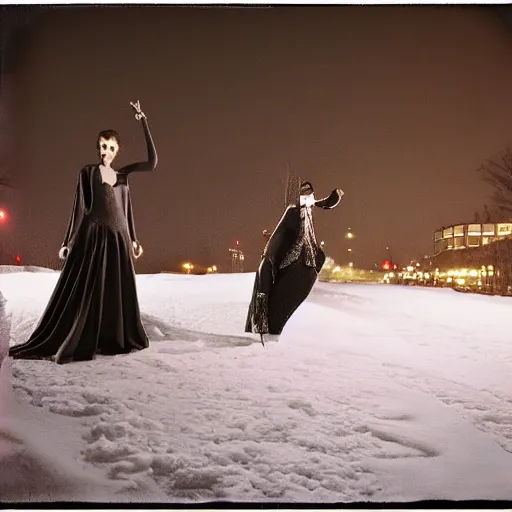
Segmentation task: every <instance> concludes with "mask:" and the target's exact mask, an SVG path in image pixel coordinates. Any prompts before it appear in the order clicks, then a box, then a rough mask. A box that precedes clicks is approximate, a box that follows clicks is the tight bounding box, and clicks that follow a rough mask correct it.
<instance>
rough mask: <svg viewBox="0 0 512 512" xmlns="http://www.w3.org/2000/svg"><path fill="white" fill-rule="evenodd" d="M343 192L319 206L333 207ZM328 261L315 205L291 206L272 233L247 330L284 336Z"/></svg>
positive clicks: (318, 202)
mask: <svg viewBox="0 0 512 512" xmlns="http://www.w3.org/2000/svg"><path fill="white" fill-rule="evenodd" d="M342 195H343V192H341V190H333V192H332V193H331V194H330V195H329V196H328V197H327V198H325V199H321V200H319V201H316V203H315V206H317V207H320V208H323V209H331V208H334V207H335V206H337V205H338V203H339V202H340V200H341V197H342ZM324 262H325V253H324V251H323V250H322V248H321V247H320V246H319V245H318V242H317V240H316V237H315V232H314V226H313V218H312V210H311V207H306V206H298V205H297V204H292V205H290V206H288V208H287V209H286V211H285V212H284V215H283V216H282V218H281V220H280V221H279V223H278V225H277V227H276V229H275V230H274V232H273V233H272V235H271V236H270V238H269V240H268V242H267V245H266V247H265V250H264V252H263V256H262V259H261V263H260V265H259V267H258V271H257V272H256V279H255V282H254V288H253V292H252V298H251V302H250V304H249V311H248V314H247V320H246V324H245V332H251V333H259V334H260V335H261V337H262V341H263V335H264V334H271V335H280V334H281V332H282V330H283V328H284V326H285V325H286V322H288V320H289V319H290V317H291V316H292V314H293V313H294V312H295V311H296V310H297V308H298V307H299V306H300V305H301V304H302V303H303V302H304V300H305V299H306V298H307V296H308V295H309V293H310V292H311V289H312V288H313V286H314V284H315V282H316V280H317V277H318V273H319V272H320V270H321V269H322V266H323V264H324Z"/></svg>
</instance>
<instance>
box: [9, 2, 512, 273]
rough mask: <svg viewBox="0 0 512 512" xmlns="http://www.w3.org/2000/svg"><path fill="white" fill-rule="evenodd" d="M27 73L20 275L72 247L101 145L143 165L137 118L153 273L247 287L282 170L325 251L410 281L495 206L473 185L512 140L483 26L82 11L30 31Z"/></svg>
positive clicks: (494, 34)
mask: <svg viewBox="0 0 512 512" xmlns="http://www.w3.org/2000/svg"><path fill="white" fill-rule="evenodd" d="M32 36H33V37H32V38H31V45H30V46H29V48H28V50H29V51H28V52H27V59H26V60H25V61H24V66H23V70H22V71H20V72H18V73H17V79H18V86H17V98H18V103H17V110H16V112H17V119H18V121H19V123H20V125H19V126H21V127H22V128H23V129H24V137H23V140H22V141H20V145H19V150H18V151H19V156H20V163H19V172H18V177H19V183H20V186H21V189H20V190H21V193H22V197H23V201H22V204H23V208H22V211H20V212H17V214H18V215H19V216H20V218H21V219H22V222H20V223H19V229H20V233H21V236H20V240H22V242H21V249H20V250H21V251H22V252H23V255H24V262H26V263H29V262H30V263H35V264H37V263H41V262H42V260H44V258H47V257H48V256H47V255H50V254H55V253H56V252H57V250H58V248H59V246H60V243H61V240H62V237H63V235H64V231H65V228H66V225H67V220H68V216H69V211H70V208H71V204H72V200H73V193H74V189H75V183H76V177H77V173H78V171H79V170H80V168H81V167H82V166H83V165H84V164H86V163H93V162H95V161H96V158H97V156H96V152H95V137H96V133H97V132H98V131H100V130H102V129H106V128H113V129H116V130H117V131H119V132H120V134H121V137H122V139H123V143H124V151H123V155H122V158H121V159H120V160H121V161H119V162H118V164H124V163H128V162H130V161H133V160H136V159H140V157H141V156H143V155H144V151H145V148H144V144H143V138H142V131H141V128H140V126H139V125H138V123H137V122H136V121H135V120H134V119H133V116H132V112H131V110H130V107H129V105H128V103H129V101H131V100H136V99H138V100H140V101H141V105H142V107H143V109H144V111H145V112H146V114H147V116H148V119H149V122H150V126H151V128H152V132H153V136H154V140H155V143H156V145H157V150H158V154H159V165H158V168H157V170H156V171H155V172H154V173H153V174H145V175H133V176H132V177H131V182H130V183H131V190H132V195H133V201H134V212H135V221H136V227H137V231H138V236H139V239H140V241H141V243H142V245H143V247H144V249H145V253H144V256H143V258H141V260H140V261H139V262H138V263H137V270H138V271H139V272H155V271H159V270H162V269H169V268H170V267H171V266H172V265H174V264H178V263H179V262H181V261H183V260H184V259H192V260H195V261H199V262H202V263H205V264H215V263H216V264H217V265H222V266H223V267H224V268H226V267H227V263H228V262H229V253H228V248H229V247H230V246H231V245H232V243H233V241H234V240H236V239H239V240H240V241H241V243H242V245H243V248H244V249H245V250H246V255H247V260H246V262H247V265H246V267H247V269H248V270H253V269H255V267H256V265H257V263H258V260H259V255H260V251H261V249H262V247H263V244H264V240H263V238H262V236H261V231H262V230H263V229H264V228H267V229H273V227H274V226H275V224H276V222H277V220H278V219H279V218H280V216H281V214H282V210H283V206H284V205H283V196H284V191H283V176H284V174H285V172H286V163H287V161H290V163H291V165H292V167H293V169H294V170H295V171H296V172H297V173H300V175H301V176H303V178H305V179H308V180H310V181H312V182H313V184H314V186H315V189H316V191H317V195H326V194H327V193H329V192H330V190H331V189H333V188H335V187H341V188H342V189H343V190H344V191H345V193H346V195H345V197H344V199H343V202H342V203H341V204H340V206H339V207H338V208H337V209H336V210H334V211H317V212H316V223H317V231H318V238H319V239H322V240H324V241H325V244H326V249H327V251H326V252H327V253H328V254H329V255H331V256H333V257H334V258H335V259H336V260H338V261H340V262H341V263H343V262H344V259H345V249H346V247H345V245H344V238H343V235H344V233H345V232H346V229H347V228H348V227H350V228H352V231H353V232H355V233H356V234H357V242H356V244H355V245H354V251H355V261H356V264H358V265H359V264H360V265H366V266H369V265H372V264H373V263H374V262H377V261H378V262H379V263H380V262H381V261H382V259H383V258H384V257H385V256H386V251H385V248H386V246H390V248H391V249H392V254H393V255H394V256H395V257H396V258H397V259H398V260H400V261H401V262H403V263H406V262H407V260H408V259H410V258H413V257H416V256H418V255H422V254H427V253H429V252H430V251H431V236H432V232H433V230H434V229H435V228H437V227H439V226H440V225H443V224H448V223H451V222H459V221H464V220H466V219H471V217H472V215H473V212H474V211H475V209H479V208H480V207H481V205H482V204H483V203H484V202H485V201H486V196H487V195H488V189H487V188H486V187H484V186H483V185H482V183H481V182H480V181H479V177H478V175H477V173H476V171H475V170H476V169H477V168H478V166H479V165H480V164H481V163H482V162H483V161H484V160H485V159H486V158H488V157H490V156H493V155H494V154H496V153H497V152H499V151H501V150H503V149H504V148H505V147H506V146H507V145H508V144H509V143H510V141H511V138H512V121H511V120H512V101H511V100H510V98H511V91H512V66H511V63H512V39H511V36H510V33H509V32H507V31H506V30H505V28H504V26H503V25H502V24H500V23H499V21H498V20H497V19H496V18H494V17H493V16H492V15H489V13H487V12H485V11H484V10H481V9H475V8H473V7H397V6H396V7H387V6H386V7H344V6H334V7H309V6H304V7H280V8H268V9H267V8H265V9H264V8H257V9H254V8H253V9H247V8H244V9H242V8H230V9H226V8H186V7H164V6H161V7H138V8H135V7H123V8H119V7H118V8H112V7H111V8H107V7H97V8H87V9H85V8H68V9H61V10H59V11H54V12H53V13H52V14H51V15H46V16H42V17H40V18H39V21H38V22H36V23H35V24H34V28H33V33H32Z"/></svg>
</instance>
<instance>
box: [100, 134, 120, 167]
mask: <svg viewBox="0 0 512 512" xmlns="http://www.w3.org/2000/svg"><path fill="white" fill-rule="evenodd" d="M118 152H119V144H118V143H117V140H116V139H114V138H112V139H104V138H103V137H100V140H99V154H100V159H101V163H102V164H103V165H106V166H107V167H109V166H110V164H111V163H112V162H113V161H114V158H115V157H116V156H117V153H118Z"/></svg>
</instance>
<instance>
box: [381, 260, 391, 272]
mask: <svg viewBox="0 0 512 512" xmlns="http://www.w3.org/2000/svg"><path fill="white" fill-rule="evenodd" d="M390 268H391V263H390V262H389V261H388V260H386V261H385V262H384V263H383V264H382V270H389V269H390Z"/></svg>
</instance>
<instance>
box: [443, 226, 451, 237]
mask: <svg viewBox="0 0 512 512" xmlns="http://www.w3.org/2000/svg"><path fill="white" fill-rule="evenodd" d="M452 236H453V227H451V228H446V229H444V230H443V238H451V237H452Z"/></svg>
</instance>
